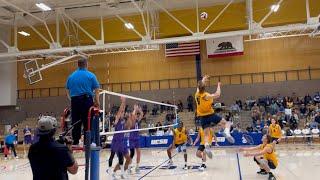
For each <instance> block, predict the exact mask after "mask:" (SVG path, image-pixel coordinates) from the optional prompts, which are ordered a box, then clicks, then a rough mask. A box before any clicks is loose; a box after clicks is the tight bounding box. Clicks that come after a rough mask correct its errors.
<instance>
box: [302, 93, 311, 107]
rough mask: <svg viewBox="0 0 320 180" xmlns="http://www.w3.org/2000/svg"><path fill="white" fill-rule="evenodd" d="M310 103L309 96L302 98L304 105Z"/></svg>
mask: <svg viewBox="0 0 320 180" xmlns="http://www.w3.org/2000/svg"><path fill="white" fill-rule="evenodd" d="M311 101H312V98H311V96H310V95H309V94H307V95H306V96H305V97H304V104H307V105H308V104H310V103H311Z"/></svg>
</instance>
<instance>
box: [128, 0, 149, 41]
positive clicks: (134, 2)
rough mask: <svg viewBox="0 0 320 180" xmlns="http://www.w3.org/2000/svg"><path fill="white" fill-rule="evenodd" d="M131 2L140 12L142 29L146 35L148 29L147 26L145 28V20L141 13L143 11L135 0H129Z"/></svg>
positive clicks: (147, 34)
mask: <svg viewBox="0 0 320 180" xmlns="http://www.w3.org/2000/svg"><path fill="white" fill-rule="evenodd" d="M131 2H132V3H133V5H134V6H135V7H136V8H137V9H138V11H139V13H140V16H141V19H142V23H143V27H144V30H145V32H146V36H149V31H148V28H147V23H146V20H145V18H144V14H143V11H142V9H141V8H140V7H139V5H138V4H137V3H136V1H135V0H131Z"/></svg>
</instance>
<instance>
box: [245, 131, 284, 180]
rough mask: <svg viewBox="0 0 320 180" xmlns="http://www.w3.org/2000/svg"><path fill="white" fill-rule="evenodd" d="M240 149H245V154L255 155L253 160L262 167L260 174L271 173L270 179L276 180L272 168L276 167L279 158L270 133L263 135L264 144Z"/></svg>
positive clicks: (246, 155)
mask: <svg viewBox="0 0 320 180" xmlns="http://www.w3.org/2000/svg"><path fill="white" fill-rule="evenodd" d="M239 151H240V152H241V151H244V156H245V157H248V156H253V157H254V158H253V160H254V161H255V162H256V163H257V164H258V166H259V167H260V171H258V172H257V173H258V174H262V175H266V174H269V180H276V178H275V176H274V175H273V174H272V172H271V169H276V167H277V166H278V158H277V156H276V153H275V146H274V142H272V138H271V136H270V135H264V136H263V137H262V144H260V145H258V146H256V147H251V148H240V149H239Z"/></svg>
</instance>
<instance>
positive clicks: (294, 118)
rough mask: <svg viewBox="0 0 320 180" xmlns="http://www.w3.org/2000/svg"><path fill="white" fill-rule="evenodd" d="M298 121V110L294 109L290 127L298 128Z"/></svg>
mask: <svg viewBox="0 0 320 180" xmlns="http://www.w3.org/2000/svg"><path fill="white" fill-rule="evenodd" d="M298 123H299V117H298V115H297V113H296V111H293V115H292V116H291V118H290V120H289V124H290V129H292V130H295V129H297V128H298Z"/></svg>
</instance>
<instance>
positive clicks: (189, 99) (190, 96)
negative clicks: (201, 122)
mask: <svg viewBox="0 0 320 180" xmlns="http://www.w3.org/2000/svg"><path fill="white" fill-rule="evenodd" d="M187 102H188V112H191V111H192V112H193V110H194V109H193V97H192V95H189V96H188V98H187Z"/></svg>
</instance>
